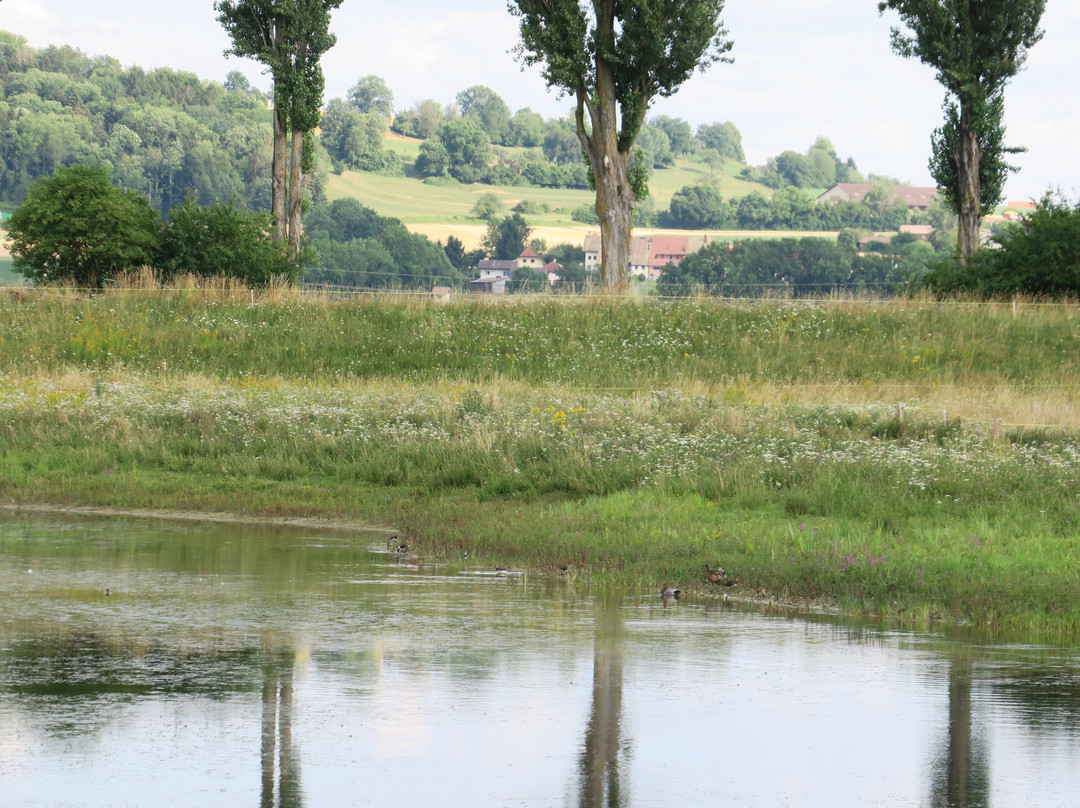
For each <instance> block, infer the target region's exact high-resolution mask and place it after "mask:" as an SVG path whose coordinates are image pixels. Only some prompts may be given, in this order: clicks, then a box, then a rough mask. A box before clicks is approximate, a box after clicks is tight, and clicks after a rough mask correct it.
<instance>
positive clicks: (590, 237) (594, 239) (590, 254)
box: [583, 233, 600, 271]
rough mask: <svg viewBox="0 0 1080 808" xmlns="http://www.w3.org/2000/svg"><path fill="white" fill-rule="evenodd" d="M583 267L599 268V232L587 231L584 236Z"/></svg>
mask: <svg viewBox="0 0 1080 808" xmlns="http://www.w3.org/2000/svg"><path fill="white" fill-rule="evenodd" d="M583 249H584V250H585V269H588V270H590V271H592V270H597V269H600V234H599V233H588V234H586V236H585V245H584V247H583Z"/></svg>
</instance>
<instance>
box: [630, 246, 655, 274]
mask: <svg viewBox="0 0 1080 808" xmlns="http://www.w3.org/2000/svg"><path fill="white" fill-rule="evenodd" d="M651 251H652V237H650V236H634V237H633V238H631V239H630V274H631V275H640V276H641V277H643V278H647V277H649V253H650V252H651Z"/></svg>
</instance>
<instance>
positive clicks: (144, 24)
mask: <svg viewBox="0 0 1080 808" xmlns="http://www.w3.org/2000/svg"><path fill="white" fill-rule="evenodd" d="M215 16H216V15H215V13H214V9H213V0H169V1H168V2H165V1H164V0H158V1H157V2H155V1H154V0H105V2H98V3H90V2H86V0H0V30H6V31H11V32H13V33H16V34H20V35H22V36H25V37H26V38H27V40H28V41H29V44H30V45H31V46H33V47H35V48H40V47H44V46H46V45H49V44H57V45H60V44H66V45H71V46H73V47H76V48H79V49H80V50H82V51H85V52H86V53H87V54H89V55H91V56H95V55H99V54H107V55H110V56H114V57H116V58H117V59H119V60H120V62H121V63H122V64H123V65H124V66H131V65H139V66H142V67H144V68H153V67H172V68H174V69H178V70H186V71H191V72H193V73H196V74H197V75H199V76H200V77H202V78H204V79H213V80H216V81H222V80H223V79H224V78H225V76H226V74H227V73H228V72H229V71H231V70H240V71H241V72H243V73H245V74H246V75H247V76H248V77H249V78H250V79H251V81H252V83H254V84H256V85H257V86H259V87H262V88H264V89H265V88H268V87H269V81H268V79H267V77H266V76H265V75H264V74H263V73H262V70H261V67H260V66H259V65H258V64H257V63H254V62H251V61H248V60H242V59H236V58H230V59H226V58H225V57H224V56H223V55H222V51H224V50H225V48H227V47H228V45H229V42H228V38H227V37H226V35H225V33H224V32H223V31H222V29H221V27H220V25H219V24H218V23H217V21H216V19H215ZM723 20H724V23H725V25H726V27H727V29H728V31H729V34H730V36H731V38H732V39H733V40H734V43H735V49H734V51H733V54H732V55H733V56H734V58H735V62H734V64H730V65H728V64H718V65H714V66H713V67H712V68H710V69H709V70H708V72H706V73H704V74H701V73H698V74H695V75H694V77H693V78H692V79H691V80H690V81H688V82H687V83H686V84H685V85H683V87H682V89H681V90H680V91H679V92H678V93H677V94H676V95H675V96H674V97H672V98H669V99H660V100H659V101H658V102H657V103H656V104H655V105H654V106H653V109H652V111H651V114H664V115H671V116H674V117H680V118H684V119H686V120H688V121H690V123H691V124H693V125H694V126H697V125H698V124H701V123H710V122H713V121H728V120H730V121H733V122H734V123H735V125H736V126H737V127H738V128H739V130H740V131H741V132H742V135H743V146H744V148H745V150H746V155H747V159H748V160H749V161H750V162H752V163H763V162H764V161H765V159H766V158H767V157H769V156H770V155H775V154H779V153H780V152H781V151H784V150H785V149H794V150H796V151H800V152H805V151H806V149H807V148H809V146H810V145H811V144H812V143H813V142H814V140H815V139H816V138H817V137H818V136H819V135H824V136H826V137H828V138H829V139H830V140H832V142H833V144H834V145H835V146H836V150H837V152H838V153H839V155H840V156H841V158H843V159H846V158H848V157H853V158H854V159H855V161H856V163H857V164H858V166H859V168H860V169H861V170H862V171H863V172H864V173H868V172H874V173H878V174H886V175H889V176H894V177H897V178H898V179H900V180H901V181H906V182H911V183H913V184H916V185H930V184H932V181H931V179H930V176H929V172H928V170H927V167H926V163H927V157H928V155H929V149H930V145H929V144H930V132H931V131H932V130H933V129H934V127H935V126H938V125H940V123H941V103H942V100H943V98H944V90H943V88H941V86H940V85H938V84H937V83H936V82H935V81H934V76H933V71H932V70H931V69H930V68H928V67H925V66H924V65H922V64H921V63H919V62H916V61H909V60H904V59H901V58H900V57H898V56H896V55H894V54H893V53H892V52H891V50H890V48H889V28H890V26H891V25H894V24H897V20H896V19H895V18H893V17H891V16H889V15H886V16H885V17H881V16H879V15H878V12H877V2H876V0H770V1H769V2H761V0H728V2H727V4H726V9H725V11H724V14H723ZM1043 28H1044V29H1045V31H1046V35H1045V37H1044V38H1043V40H1042V41H1041V42H1040V43H1039V44H1037V45H1036V46H1035V47H1034V48H1033V49H1032V50H1031V53H1030V56H1029V59H1028V62H1027V66H1026V69H1025V70H1024V71H1023V72H1022V73H1021V74H1020V75H1019V76H1017V77H1016V78H1014V79H1013V81H1012V82H1011V84H1010V85H1009V87H1008V89H1007V90H1006V96H1005V108H1006V126H1007V143H1008V144H1009V145H1017V146H1026V147H1027V148H1028V152H1027V153H1026V154H1023V155H1018V156H1017V157H1016V158H1015V160H1014V161H1013V162H1015V163H1017V164H1019V166H1020V168H1021V171H1020V173H1019V174H1015V175H1012V177H1010V179H1009V181H1008V184H1007V186H1006V193H1007V195H1008V199H1010V200H1023V199H1030V198H1037V197H1039V196H1041V195H1042V194H1043V192H1044V191H1046V190H1047V189H1048V188H1050V187H1060V188H1061V189H1062V190H1063V191H1064V192H1065V193H1066V195H1067V196H1068V197H1069V198H1070V199H1073V200H1075V199H1076V198H1077V197H1078V196H1080V105H1078V103H1077V99H1078V97H1080V59H1078V58H1077V49H1078V47H1080V44H1078V43H1080V2H1077V0H1050V2H1049V3H1047V11H1046V14H1045V16H1044V18H1043ZM331 29H332V30H333V31H334V33H336V34H337V36H338V44H337V45H336V46H335V47H334V48H333V49H332V50H330V51H329V52H328V53H327V54H326V56H325V57H324V58H323V68H324V72H325V74H326V98H327V99H330V98H334V97H344V96H345V95H346V93H347V91H348V89H349V87H351V86H352V85H353V84H354V83H355V82H356V80H357V79H358V78H360V77H361V76H366V75H370V74H375V75H379V76H382V77H383V78H384V79H385V80H386V82H387V84H388V85H389V86H390V88H391V89H392V90H393V92H394V101H395V106H396V107H397V108H398V109H404V108H407V107H410V106H412V104H414V103H415V102H416V101H418V100H421V99H424V98H433V99H435V100H436V101H439V102H441V103H447V102H451V101H453V100H454V97H455V96H456V95H457V93H458V92H459V91H460V90H463V89H465V88H466V87H469V86H472V85H474V84H484V85H487V86H489V87H491V88H492V89H494V90H495V91H496V92H498V93H499V94H500V95H501V96H502V97H503V98H504V99H505V100H506V103H507V104H508V105H509V106H510V108H511V110H517V109H520V108H522V107H530V108H532V109H533V110H534V111H536V112H540V113H542V114H544V115H546V116H556V115H561V114H563V113H564V112H565V111H566V110H567V109H569V107H570V102H569V101H568V100H567V99H565V98H563V99H560V98H558V97H557V96H556V95H555V94H554V93H551V92H549V91H548V90H547V89H546V88H545V86H544V83H543V81H542V80H541V78H540V75H539V71H538V70H537V69H535V68H531V69H526V70H524V71H522V69H521V68H520V66H519V65H518V64H516V63H515V61H514V59H513V57H512V56H511V55H510V53H509V51H510V49H511V48H512V47H513V46H514V44H515V42H516V41H517V26H516V20H515V19H514V18H513V17H511V16H510V15H509V14H508V12H507V11H506V5H505V3H504V2H501V0H398V2H393V3H388V2H373V1H372V0H344V3H343V4H342V6H341V8H340V9H338V10H337V11H336V12H335V13H334V16H333V22H332V25H331Z"/></svg>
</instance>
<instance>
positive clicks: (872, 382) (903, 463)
mask: <svg viewBox="0 0 1080 808" xmlns="http://www.w3.org/2000/svg"><path fill="white" fill-rule="evenodd" d="M0 334H2V339H3V341H4V345H5V348H6V350H5V352H4V354H3V359H2V360H0V372H2V375H0V418H2V419H3V422H4V424H5V425H6V428H5V429H4V430H3V431H2V432H0V447H2V460H0V463H2V466H0V468H2V469H3V472H2V473H0V491H2V494H0V496H3V497H4V498H5V499H7V500H9V501H15V502H35V501H36V502H63V503H68V504H83V505H85V504H98V505H107V506H110V507H164V508H179V509H205V510H227V511H240V512H246V513H258V514H277V515H304V516H316V517H319V516H321V517H328V518H344V519H364V520H372V519H377V520H381V521H386V522H389V523H393V524H396V525H399V526H402V527H409V528H410V529H411V530H412V531H414V532H417V534H418V537H419V542H420V546H421V547H422V548H423V551H424V552H426V553H428V554H430V555H431V556H433V557H440V556H441V557H453V556H454V555H455V554H456V553H459V552H461V551H464V550H466V549H468V550H469V551H470V552H471V553H473V557H475V556H476V555H477V554H480V555H481V556H483V557H487V558H491V559H493V560H494V559H501V560H503V561H512V562H513V563H516V564H522V565H525V566H528V567H530V568H549V567H550V568H552V569H554V568H560V567H567V566H569V565H571V564H572V565H573V567H572V569H574V570H577V571H578V573H583V574H588V575H591V576H594V577H596V578H598V579H601V580H608V581H613V582H621V583H631V584H635V585H642V586H651V585H653V584H655V583H657V582H660V581H661V579H666V580H671V581H677V582H679V583H680V584H683V587H684V588H686V589H688V590H690V591H692V592H693V591H695V590H696V591H697V592H698V593H699V594H703V595H704V594H715V593H714V592H711V589H710V587H709V585H707V584H705V583H704V581H703V580H702V578H701V572H702V570H703V569H704V563H705V562H709V563H711V564H713V565H716V564H720V565H722V566H724V567H725V568H726V569H728V570H729V572H732V573H733V574H737V575H739V578H740V583H739V585H738V586H737V587H733V588H732V590H730V592H734V593H736V594H742V595H743V596H748V597H754V596H755V593H756V592H757V590H759V589H762V590H764V591H765V592H766V593H767V596H768V597H769V598H773V597H777V598H779V599H780V600H781V601H783V602H807V601H812V602H817V603H829V604H833V605H837V606H840V607H842V608H845V609H847V610H851V611H867V612H875V613H885V614H890V615H893V616H896V617H898V618H900V619H923V620H929V619H933V618H942V619H961V620H969V621H977V622H979V623H983V624H985V623H987V622H990V623H991V624H993V625H995V626H1025V627H1035V628H1039V629H1042V630H1046V631H1059V632H1071V631H1075V630H1076V629H1077V628H1080V602H1078V601H1077V599H1076V598H1075V596H1074V594H1073V593H1074V592H1075V589H1076V584H1077V577H1078V573H1077V572H1076V570H1077V569H1078V567H1077V564H1076V560H1077V559H1076V554H1077V552H1080V504H1078V503H1080V473H1078V471H1080V441H1078V438H1077V429H1078V425H1080V419H1078V412H1077V405H1076V403H1075V400H1076V395H1075V392H1076V385H1077V384H1078V381H1077V380H1078V374H1077V370H1078V367H1077V363H1078V362H1080V358H1078V356H1080V352H1078V351H1077V347H1080V346H1077V340H1078V338H1080V322H1078V313H1077V310H1076V308H1075V307H1074V306H1038V305H1030V304H1029V305H1026V306H1020V307H1018V309H1017V311H1016V313H1015V316H1014V312H1013V308H1012V305H1011V303H1008V304H1001V305H990V306H973V305H963V306H961V305H953V306H941V305H937V304H933V303H930V302H919V301H903V302H900V301H897V302H893V303H890V304H888V305H883V304H876V303H871V302H867V301H854V300H847V301H845V300H831V301H820V302H816V303H798V304H796V303H768V304H764V303H761V304H754V303H739V304H734V303H717V302H715V301H689V302H681V303H658V302H651V301H646V302H636V303H631V302H612V301H606V300H586V301H571V300H566V301H564V300H556V299H538V300H518V301H514V302H506V303H493V302H491V301H472V300H469V301H461V302H457V303H451V304H435V303H430V302H422V301H419V300H417V299H415V298H401V299H389V300H374V299H370V298H368V299H356V300H335V299H330V298H322V297H312V296H302V295H297V294H295V293H294V292H292V291H290V290H286V289H277V290H271V291H269V292H266V293H262V294H261V295H259V296H256V297H255V299H254V301H253V300H252V296H251V293H250V291H248V290H241V289H238V288H235V287H228V286H226V285H220V286H217V287H212V288H209V289H207V288H194V287H193V286H192V285H191V284H190V283H189V284H187V285H181V286H178V287H177V288H173V289H170V290H167V291H164V292H163V291H161V290H156V289H154V290H152V289H149V288H142V289H140V288H130V289H127V290H120V291H114V292H110V293H107V294H104V295H100V296H94V297H86V296H83V295H81V294H79V293H77V292H75V291H73V290H69V291H67V292H64V291H48V292H44V291H41V292H39V291H33V292H30V293H23V294H22V296H21V297H18V298H16V297H13V296H6V297H0ZM898 401H903V402H904V403H905V404H906V407H905V408H904V410H903V413H902V415H903V417H902V418H901V412H900V410H899V409H898V408H897V406H896V404H897V402H898Z"/></svg>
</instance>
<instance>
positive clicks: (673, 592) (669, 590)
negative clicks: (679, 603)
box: [660, 584, 682, 598]
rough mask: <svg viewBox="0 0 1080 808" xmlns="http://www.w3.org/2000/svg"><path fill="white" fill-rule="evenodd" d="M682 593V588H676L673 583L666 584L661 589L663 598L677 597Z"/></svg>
mask: <svg viewBox="0 0 1080 808" xmlns="http://www.w3.org/2000/svg"><path fill="white" fill-rule="evenodd" d="M680 594H682V590H681V589H676V588H675V587H673V586H672V585H671V584H664V586H663V588H662V589H661V590H660V597H663V598H677V597H679V595H680Z"/></svg>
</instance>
